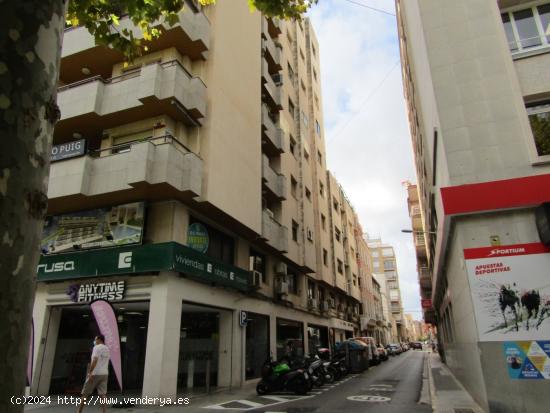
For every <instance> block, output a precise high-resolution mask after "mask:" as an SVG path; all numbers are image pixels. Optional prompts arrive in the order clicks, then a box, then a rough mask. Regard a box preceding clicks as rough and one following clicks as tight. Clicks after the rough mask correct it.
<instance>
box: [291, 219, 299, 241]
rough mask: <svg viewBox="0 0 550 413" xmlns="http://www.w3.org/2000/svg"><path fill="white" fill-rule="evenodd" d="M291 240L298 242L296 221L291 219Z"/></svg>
mask: <svg viewBox="0 0 550 413" xmlns="http://www.w3.org/2000/svg"><path fill="white" fill-rule="evenodd" d="M292 240H293V241H296V242H298V223H297V222H296V221H294V220H292Z"/></svg>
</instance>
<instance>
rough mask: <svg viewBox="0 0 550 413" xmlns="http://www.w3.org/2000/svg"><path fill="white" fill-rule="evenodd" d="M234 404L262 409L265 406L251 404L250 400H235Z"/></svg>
mask: <svg viewBox="0 0 550 413" xmlns="http://www.w3.org/2000/svg"><path fill="white" fill-rule="evenodd" d="M236 402H237V403H241V404H244V405H246V406H250V407H263V406H265V404H262V403H256V402H251V401H250V400H236Z"/></svg>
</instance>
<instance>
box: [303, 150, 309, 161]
mask: <svg viewBox="0 0 550 413" xmlns="http://www.w3.org/2000/svg"><path fill="white" fill-rule="evenodd" d="M304 159H305V160H306V162H309V152H308V151H307V150H306V149H305V148H304Z"/></svg>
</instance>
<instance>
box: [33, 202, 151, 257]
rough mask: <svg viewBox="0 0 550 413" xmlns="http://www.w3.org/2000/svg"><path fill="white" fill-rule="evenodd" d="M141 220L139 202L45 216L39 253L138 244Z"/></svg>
mask: <svg viewBox="0 0 550 413" xmlns="http://www.w3.org/2000/svg"><path fill="white" fill-rule="evenodd" d="M143 222H144V203H143V202H134V203H131V204H124V205H117V206H111V207H107V208H99V209H92V210H88V211H80V212H71V213H69V214H63V215H56V216H49V217H46V220H45V222H44V230H43V232H42V242H41V250H42V254H55V253H61V252H71V251H78V250H83V249H90V248H105V247H115V246H121V245H129V244H140V243H141V239H142V235H143Z"/></svg>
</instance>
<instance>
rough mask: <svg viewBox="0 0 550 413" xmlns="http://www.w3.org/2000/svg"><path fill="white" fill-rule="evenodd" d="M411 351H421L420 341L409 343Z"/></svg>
mask: <svg viewBox="0 0 550 413" xmlns="http://www.w3.org/2000/svg"><path fill="white" fill-rule="evenodd" d="M410 346H411V348H412V349H413V350H422V343H421V342H420V341H413V342H411V343H410Z"/></svg>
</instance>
